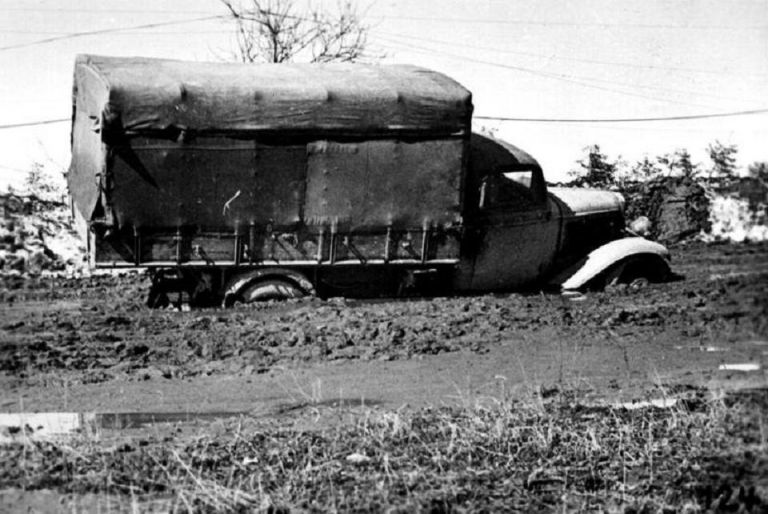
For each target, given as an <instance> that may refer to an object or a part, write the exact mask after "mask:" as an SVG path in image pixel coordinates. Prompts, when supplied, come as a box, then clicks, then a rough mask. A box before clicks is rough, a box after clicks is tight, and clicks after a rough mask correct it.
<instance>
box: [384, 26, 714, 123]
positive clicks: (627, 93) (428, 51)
mask: <svg viewBox="0 0 768 514" xmlns="http://www.w3.org/2000/svg"><path fill="white" fill-rule="evenodd" d="M383 39H385V40H386V38H383ZM390 42H391V43H394V44H395V45H400V46H402V47H404V48H406V49H407V50H408V51H410V52H417V53H426V54H429V55H435V54H437V55H444V56H446V57H450V58H453V59H459V60H463V61H469V62H475V63H478V64H484V65H486V66H494V67H497V68H503V69H509V70H513V71H521V72H524V73H529V74H531V75H538V76H542V77H547V78H550V79H553V80H560V81H563V82H568V83H570V84H577V85H580V86H582V87H587V88H591V89H597V90H600V91H608V92H611V93H615V94H619V95H624V96H633V97H636V98H645V99H646V100H654V101H659V102H666V103H674V104H679V105H688V106H693V107H704V108H706V109H710V108H712V106H710V105H703V104H696V103H691V102H682V101H679V100H671V99H668V98H660V97H658V96H651V95H644V94H642V93H636V92H635V93H633V92H630V91H624V90H619V89H614V88H610V87H605V86H599V85H596V84H593V83H591V82H589V81H590V80H596V79H577V78H575V77H569V76H568V75H563V74H560V73H550V72H546V71H541V70H534V69H531V68H526V67H523V66H516V65H512V64H503V63H498V62H493V61H486V60H483V59H475V58H473V57H467V56H464V55H457V54H452V53H449V52H444V51H440V50H434V49H432V48H425V47H419V46H416V45H413V44H407V45H406V44H404V43H401V42H399V41H395V40H390ZM602 82H608V83H613V82H609V81H602ZM614 84H615V83H614ZM616 85H621V86H625V84H616Z"/></svg>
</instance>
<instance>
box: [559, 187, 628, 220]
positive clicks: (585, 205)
mask: <svg viewBox="0 0 768 514" xmlns="http://www.w3.org/2000/svg"><path fill="white" fill-rule="evenodd" d="M549 193H550V194H551V195H552V196H554V197H555V198H556V199H557V200H559V201H560V202H562V203H563V204H565V208H566V209H567V210H568V211H570V212H569V213H568V212H567V213H566V215H567V214H571V215H573V216H579V215H583V214H596V213H601V212H620V213H623V212H624V197H623V196H622V195H621V194H619V193H614V192H612V191H603V190H600V189H582V188H575V187H551V188H549Z"/></svg>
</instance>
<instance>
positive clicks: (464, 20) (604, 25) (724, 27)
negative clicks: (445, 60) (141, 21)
mask: <svg viewBox="0 0 768 514" xmlns="http://www.w3.org/2000/svg"><path fill="white" fill-rule="evenodd" d="M0 11H4V12H37V13H49V12H50V13H63V12H71V13H89V14H113V13H115V14H127V13H132V14H143V13H146V14H178V11H170V10H165V9H154V10H153V9H84V8H60V7H56V8H50V9H41V8H33V7H9V8H5V9H0ZM184 12H185V13H187V14H212V13H211V11H201V10H196V11H191V10H187V11H184ZM263 12H266V11H263ZM371 19H376V20H409V21H434V22H439V23H479V24H498V25H536V26H553V27H602V28H613V27H616V28H639V29H674V30H735V31H740V30H764V29H766V28H768V25H751V26H750V25H747V26H740V27H739V26H733V25H681V24H669V23H667V24H661V23H604V22H568V21H551V20H517V19H506V20H505V19H498V18H451V17H435V16H403V15H382V16H372V17H371Z"/></svg>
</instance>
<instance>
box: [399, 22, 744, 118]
mask: <svg viewBox="0 0 768 514" xmlns="http://www.w3.org/2000/svg"><path fill="white" fill-rule="evenodd" d="M395 37H400V36H399V35H396V36H395ZM413 39H419V40H423V41H430V42H433V43H437V44H448V45H450V44H451V43H449V42H445V41H437V40H429V39H427V38H413ZM408 44H409V45H410V44H411V43H410V42H408ZM421 48H424V49H428V48H426V47H421ZM475 48H477V47H475ZM484 49H485V48H484ZM428 50H431V49H428ZM434 51H435V52H440V50H434ZM509 53H517V52H509ZM529 55H530V54H529ZM533 55H536V54H533ZM537 57H542V58H547V57H546V56H543V55H537ZM555 58H556V57H555ZM537 71H538V70H537ZM541 73H551V74H552V75H553V76H559V77H562V78H569V79H579V80H585V81H589V82H599V83H603V84H609V85H614V86H623V87H629V88H632V89H650V90H656V91H666V92H669V93H677V94H681V95H685V96H701V97H709V98H717V99H720V100H733V101H736V102H743V101H744V98H734V97H727V96H722V95H718V94H713V93H704V92H698V91H689V90H684V89H676V88H671V87H664V86H653V85H647V84H636V83H629V82H621V81H616V80H606V79H601V78H598V77H580V76H577V75H564V74H561V73H555V72H541ZM691 105H694V104H691ZM697 106H698V105H697ZM698 107H704V106H698Z"/></svg>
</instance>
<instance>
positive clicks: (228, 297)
mask: <svg viewBox="0 0 768 514" xmlns="http://www.w3.org/2000/svg"><path fill="white" fill-rule="evenodd" d="M266 279H281V280H285V281H287V282H290V283H293V284H296V285H297V286H298V287H299V288H300V289H302V290H303V291H304V292H305V293H306V294H308V295H310V296H314V295H315V294H316V293H315V287H314V286H313V285H312V282H310V281H309V280H307V277H305V276H304V275H303V274H302V273H299V272H298V271H294V270H291V269H285V268H263V269H257V270H250V271H244V272H242V273H238V274H237V275H235V276H234V277H232V278H231V279H230V280H229V281H228V282H227V285H226V286H225V287H224V306H229V305H231V304H232V303H233V302H234V301H235V299H237V297H238V296H239V295H240V294H241V293H242V292H243V291H244V290H245V288H247V287H248V286H250V285H252V284H253V283H255V282H259V281H261V280H266Z"/></svg>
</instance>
